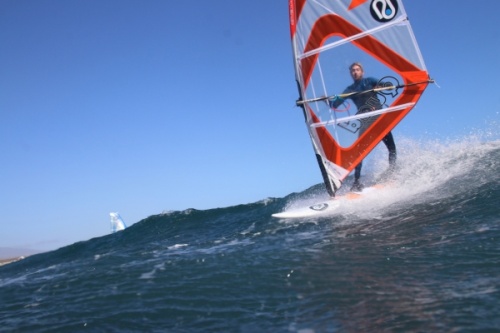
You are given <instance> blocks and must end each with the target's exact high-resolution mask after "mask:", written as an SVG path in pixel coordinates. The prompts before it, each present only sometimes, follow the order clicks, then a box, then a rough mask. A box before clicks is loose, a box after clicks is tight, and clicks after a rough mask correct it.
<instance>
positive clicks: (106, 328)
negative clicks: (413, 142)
mask: <svg viewBox="0 0 500 333" xmlns="http://www.w3.org/2000/svg"><path fill="white" fill-rule="evenodd" d="M410 150H411V149H409V151H408V153H406V154H405V152H404V151H402V152H401V154H400V155H401V158H400V161H401V165H402V167H401V170H400V172H399V173H398V175H396V178H395V179H394V181H393V183H392V184H391V185H390V186H388V187H387V188H384V189H382V190H380V191H379V192H377V193H376V194H374V195H371V194H370V195H369V196H367V197H365V198H362V199H359V200H357V201H352V202H349V203H346V204H345V205H343V206H342V207H341V208H339V210H338V211H337V212H336V213H335V214H332V215H331V216H326V217H321V218H310V219H301V220H278V219H276V218H273V217H271V214H272V213H275V212H279V211H282V210H284V209H288V208H290V207H294V206H301V205H306V204H308V203H310V202H314V201H318V200H320V199H323V198H324V197H325V195H326V194H325V191H324V189H323V186H322V185H317V186H313V187H311V188H310V189H308V190H306V191H304V192H302V193H293V194H290V195H289V196H287V197H285V198H270V199H266V200H263V201H261V202H257V203H252V204H245V205H239V206H234V207H228V208H220V209H210V210H204V211H200V210H194V209H193V210H186V211H182V212H171V213H168V214H161V215H154V216H150V217H148V218H146V219H144V220H142V221H140V222H138V223H135V224H134V225H132V226H131V227H129V228H128V229H126V230H124V231H121V232H118V233H115V234H112V235H108V236H104V237H100V238H95V239H91V240H89V241H85V242H79V243H75V244H73V245H70V246H67V247H64V248H61V249H58V250H56V251H52V252H47V253H42V254H38V255H33V256H30V257H28V258H26V259H24V260H21V261H18V262H15V263H11V264H9V265H5V266H2V267H0V324H1V325H0V331H2V332H302V333H306V332H308V333H310V332H473V331H477V332H488V331H495V330H498V329H499V328H500V315H499V314H500V200H499V199H500V142H489V143H468V144H466V145H463V144H456V145H451V147H450V146H448V147H446V148H444V147H441V148H440V147H434V148H433V149H429V150H427V151H423V150H420V151H419V154H418V158H415V157H414V156H415V154H414V153H415V151H412V152H410ZM412 154H413V155H412ZM410 156H413V157H411V158H410ZM366 180H367V181H369V179H368V178H366Z"/></svg>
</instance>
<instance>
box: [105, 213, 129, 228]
mask: <svg viewBox="0 0 500 333" xmlns="http://www.w3.org/2000/svg"><path fill="white" fill-rule="evenodd" d="M109 216H110V217H111V232H112V233H114V232H117V231H120V230H123V229H125V228H126V227H127V226H126V225H125V222H123V219H122V217H121V216H120V214H118V213H113V212H111V213H109Z"/></svg>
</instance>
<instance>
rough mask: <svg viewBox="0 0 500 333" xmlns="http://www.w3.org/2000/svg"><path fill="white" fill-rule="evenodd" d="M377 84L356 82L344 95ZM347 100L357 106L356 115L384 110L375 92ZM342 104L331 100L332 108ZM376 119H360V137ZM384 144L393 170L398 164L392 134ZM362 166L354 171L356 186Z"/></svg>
mask: <svg viewBox="0 0 500 333" xmlns="http://www.w3.org/2000/svg"><path fill="white" fill-rule="evenodd" d="M377 84H378V80H376V79H375V78H373V77H367V78H362V79H361V80H358V81H355V82H354V83H353V84H351V85H350V86H349V87H347V88H346V89H345V90H344V92H343V94H348V93H352V92H361V91H366V90H370V89H373V88H375V87H376V86H377ZM347 98H349V99H351V100H352V101H353V102H354V104H355V105H356V107H357V109H358V112H356V114H361V113H365V112H368V111H373V110H379V109H381V108H382V104H381V103H380V100H379V99H378V97H377V93H376V92H374V91H370V92H367V93H363V94H356V95H352V96H350V97H347ZM342 103H344V99H343V98H339V97H337V98H336V99H334V100H331V101H330V103H329V104H330V107H332V108H337V107H338V106H339V105H340V104H342ZM376 119H377V116H374V117H369V118H364V119H360V122H361V126H360V129H359V135H361V134H363V133H364V132H365V131H366V129H367V128H368V127H370V125H371V124H373V122H374V121H375V120H376ZM382 142H384V144H385V146H386V147H387V150H389V166H390V168H393V167H394V166H395V164H396V144H395V143H394V138H393V136H392V133H391V132H389V133H387V135H386V136H385V137H384V138H383V139H382ZM362 165H363V162H362V161H361V162H359V164H358V165H357V166H356V169H355V170H354V184H355V185H356V184H358V185H359V178H360V177H361V167H362Z"/></svg>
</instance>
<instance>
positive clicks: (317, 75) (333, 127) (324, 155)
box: [289, 0, 432, 196]
mask: <svg viewBox="0 0 500 333" xmlns="http://www.w3.org/2000/svg"><path fill="white" fill-rule="evenodd" d="M289 14H290V33H291V39H292V48H293V59H294V66H295V74H296V81H297V84H298V88H299V99H298V101H297V105H298V106H300V107H302V109H303V112H304V116H305V120H306V124H307V128H308V130H309V134H310V137H311V140H312V143H313V148H314V151H315V154H316V157H317V160H318V163H319V166H320V169H321V173H322V176H323V179H324V181H325V185H326V188H327V190H328V193H329V194H330V195H331V196H334V195H335V192H336V191H337V189H338V188H339V187H340V186H341V184H342V181H343V179H344V178H345V177H347V176H348V175H349V173H350V172H351V171H352V170H353V169H354V168H355V167H356V165H358V164H359V163H360V162H361V161H362V160H363V158H365V157H366V156H367V155H368V154H369V153H370V151H372V150H373V149H374V148H375V147H376V145H377V144H378V143H379V142H380V141H381V140H382V139H383V138H384V137H385V136H386V135H387V134H388V133H389V131H391V130H392V129H393V128H394V127H395V126H396V125H397V124H398V123H399V122H400V121H401V120H402V119H403V118H404V117H405V116H406V115H407V114H408V112H410V110H411V109H412V108H413V107H414V106H415V104H416V103H417V101H418V99H419V98H420V96H421V95H422V93H423V92H424V90H425V88H426V87H427V85H428V83H429V82H432V80H431V79H430V77H429V74H428V72H427V69H426V67H425V64H424V60H423V58H422V55H421V53H420V50H419V48H418V45H417V42H416V39H415V36H414V34H413V31H412V29H411V26H410V22H409V20H408V17H407V15H406V12H405V9H404V7H403V4H402V1H401V0H289ZM353 63H361V64H362V67H363V69H364V76H365V77H371V78H377V79H376V80H377V84H376V85H375V86H373V87H371V88H370V89H366V90H364V91H355V92H346V87H348V86H349V85H351V84H352V83H353V79H352V78H351V75H350V72H349V67H350V66H351V64H353ZM361 94H370V96H372V97H374V98H375V99H377V100H378V101H377V102H375V103H374V104H372V105H370V103H369V102H367V104H368V105H366V107H364V106H362V107H360V108H358V107H356V105H355V103H354V100H355V99H356V95H358V96H359V95H361ZM335 99H338V100H340V101H341V102H342V103H341V104H339V103H338V102H337V103H332V102H334V101H335ZM325 102H326V103H325ZM332 105H333V106H335V107H333V106H332ZM374 106H376V107H374Z"/></svg>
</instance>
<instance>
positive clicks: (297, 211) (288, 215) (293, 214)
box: [272, 184, 385, 219]
mask: <svg viewBox="0 0 500 333" xmlns="http://www.w3.org/2000/svg"><path fill="white" fill-rule="evenodd" d="M383 187H385V186H384V185H383V184H376V185H373V186H370V187H365V188H364V189H363V191H361V192H348V193H346V194H345V195H342V196H338V197H336V198H333V199H330V200H326V201H322V202H319V203H317V204H314V205H310V206H306V207H301V208H294V209H291V210H288V211H284V212H281V213H275V214H273V215H272V216H273V217H276V218H280V219H294V218H304V217H314V216H321V215H328V214H329V213H332V212H334V211H336V210H337V209H338V208H339V207H340V205H341V203H342V199H343V200H356V199H359V198H361V197H363V196H364V195H366V194H368V193H371V192H373V191H376V190H379V189H381V188H383Z"/></svg>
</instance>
